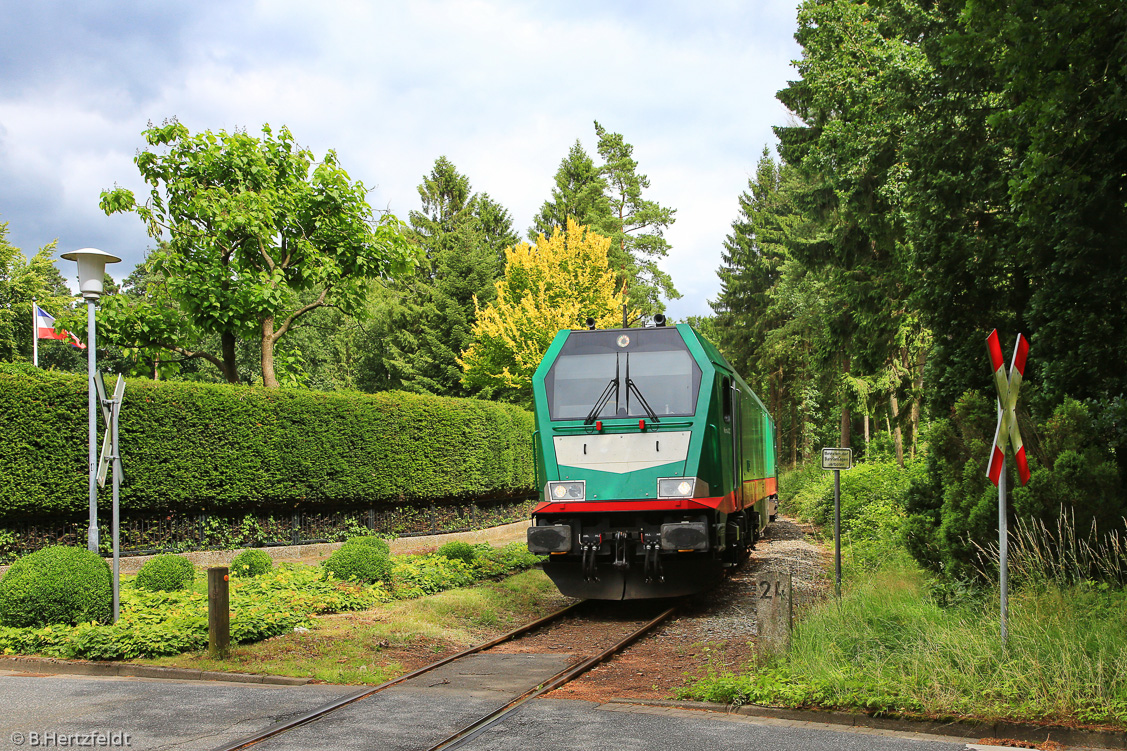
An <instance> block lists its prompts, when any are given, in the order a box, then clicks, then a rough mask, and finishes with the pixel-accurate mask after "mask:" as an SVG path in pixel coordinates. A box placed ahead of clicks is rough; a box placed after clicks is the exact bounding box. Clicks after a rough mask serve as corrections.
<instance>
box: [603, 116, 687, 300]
mask: <svg viewBox="0 0 1127 751" xmlns="http://www.w3.org/2000/svg"><path fill="white" fill-rule="evenodd" d="M595 134H596V135H597V136H598V137H599V146H598V151H599V156H600V157H602V159H603V165H602V167H600V168H599V174H600V176H602V178H603V179H604V180H605V181H606V195H607V199H608V201H609V202H610V208H611V213H612V216H613V217H614V220H615V222H614V226H616V231H615V232H613V234H611V235H610V238H611V255H610V263H611V267H612V268H615V269H621V276H622V278H624V279H626V280H628V281H629V290H630V303H631V305H632V306H633V307H637V308H639V309H640V310H641V311H642V313H643V315H653V314H654V313H661V312H663V311H664V310H665V305H664V304H663V303H662V301H661V297H662V296H663V295H664V296H665V297H667V298H670V299H674V300H675V299H677V298H679V297H680V296H681V295H680V293H679V292H677V289H676V288H675V287H674V286H673V280H672V278H670V276H669V274H667V273H666V272H664V271H662V270H661V268H659V267H658V265H657V259H659V258H664V257H665V256H667V255H668V254H669V247H670V246H669V243H668V242H667V241H666V240H665V237H664V236H663V232H664V230H665V229H666V228H668V227H669V225H671V224H673V222H674V221H676V220H675V218H674V214H676V213H677V210H676V209H669V208H666V207H664V206H661V205H659V204H658V203H657V202H656V201H651V200H649V199H646V198H643V197H642V191H643V190H644V189H646V188H649V187H650V179H649V178H648V177H647V176H646V175H643V174H639V173H638V162H636V161H635V160H634V157H633V153H634V147H633V146H631V145H630V144H628V143H626V139H624V138H623V137H622V135H621V134H619V133H611V132H609V131H608V130H607V129H606V128H604V127H603V126H602V125H600V124H599V123H598V122H597V121H596V122H595Z"/></svg>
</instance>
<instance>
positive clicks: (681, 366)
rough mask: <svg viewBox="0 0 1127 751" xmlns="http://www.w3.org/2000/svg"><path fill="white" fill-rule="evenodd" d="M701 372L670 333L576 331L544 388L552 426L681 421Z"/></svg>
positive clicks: (694, 395)
mask: <svg viewBox="0 0 1127 751" xmlns="http://www.w3.org/2000/svg"><path fill="white" fill-rule="evenodd" d="M700 378H701V371H700V368H699V367H698V366H697V364H696V363H695V362H694V361H693V358H692V355H691V354H689V348H688V347H687V346H686V345H685V342H684V340H683V339H682V338H681V334H680V333H679V332H678V331H677V330H676V329H674V328H653V329H619V330H611V331H590V332H588V331H576V332H573V333H572V334H571V335H570V336H569V337H568V339H567V341H566V342H564V346H563V348H562V349H561V350H560V354H559V357H557V358H556V361H555V362H554V363H553V364H552V367H551V369H550V370H549V371H548V375H547V377H546V378H545V381H544V385H545V388H546V390H547V396H548V411H549V414H550V416H551V419H553V420H584V419H589V420H595V419H610V418H615V417H623V418H626V417H642V418H649V419H654V418H655V417H656V418H657V419H658V420H659V421H660V419H661V418H662V417H665V416H670V417H687V416H691V415H692V414H693V413H694V412H695V411H696V402H697V394H698V393H699V391H700Z"/></svg>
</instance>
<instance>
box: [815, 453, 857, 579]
mask: <svg viewBox="0 0 1127 751" xmlns="http://www.w3.org/2000/svg"><path fill="white" fill-rule="evenodd" d="M852 466H853V449H844V448H827V449H822V469H826V470H829V469H832V470H833V473H834V590H835V591H836V592H837V599H838V600H841V470H843V469H850V468H852Z"/></svg>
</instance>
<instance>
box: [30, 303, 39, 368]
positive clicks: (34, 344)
mask: <svg viewBox="0 0 1127 751" xmlns="http://www.w3.org/2000/svg"><path fill="white" fill-rule="evenodd" d="M31 364H32V365H34V366H35V367H37V368H38V367H39V301H38V300H37V299H36V298H34V297H33V298H31Z"/></svg>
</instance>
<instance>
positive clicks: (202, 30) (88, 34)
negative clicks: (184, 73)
mask: <svg viewBox="0 0 1127 751" xmlns="http://www.w3.org/2000/svg"><path fill="white" fill-rule="evenodd" d="M305 51H308V47H307V45H306V44H305V43H303V41H302V35H301V30H298V29H279V28H277V26H276V25H275V24H273V23H272V22H271V21H270V20H269V19H264V18H262V17H260V16H258V14H257V12H256V11H255V9H254V7H253V4H252V3H250V2H239V1H238V0H231V1H229V2H219V0H199V1H198V2H192V3H166V2H154V1H153V0H80V1H72V2H58V1H57V0H45V1H44V0H37V1H35V2H15V3H9V4H7V6H6V7H5V10H4V14H3V23H2V25H0V99H7V100H20V99H24V98H30V99H38V98H41V97H43V96H44V95H45V94H49V93H50V92H52V91H58V90H62V91H65V92H66V93H67V94H71V95H75V96H78V97H80V98H81V97H84V96H98V95H103V96H104V95H105V93H106V92H107V91H117V92H125V93H126V94H127V95H128V96H127V99H128V100H132V102H133V103H137V102H142V101H145V100H147V99H150V98H152V97H153V96H155V95H156V94H157V92H159V91H160V89H161V88H162V87H163V86H166V85H167V84H168V83H169V82H170V81H177V80H179V78H180V75H179V71H180V69H182V68H184V67H186V66H187V65H188V64H190V63H191V62H192V61H193V60H197V59H199V58H201V57H208V56H209V55H212V54H216V55H219V56H221V57H222V58H223V61H224V63H225V64H226V65H228V66H230V67H231V68H233V69H242V68H245V67H246V66H248V65H251V64H254V63H258V62H262V60H263V59H264V58H266V59H277V58H279V57H281V56H282V55H283V54H294V53H295V52H305ZM107 105H108V106H109V107H110V108H111V109H113V108H115V107H114V106H113V105H112V104H110V103H109V102H107ZM121 105H125V106H128V105H127V103H126V102H120V101H119V103H118V106H121Z"/></svg>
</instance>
